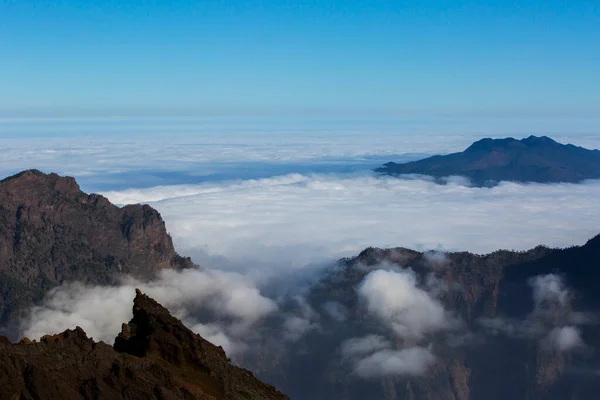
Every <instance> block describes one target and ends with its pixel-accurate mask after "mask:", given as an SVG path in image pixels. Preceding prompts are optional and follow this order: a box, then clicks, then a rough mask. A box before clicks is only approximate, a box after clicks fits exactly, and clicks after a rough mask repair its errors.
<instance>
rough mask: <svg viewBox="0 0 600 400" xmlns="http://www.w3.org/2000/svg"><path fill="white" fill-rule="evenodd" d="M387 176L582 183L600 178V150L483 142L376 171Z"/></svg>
mask: <svg viewBox="0 0 600 400" xmlns="http://www.w3.org/2000/svg"><path fill="white" fill-rule="evenodd" d="M376 171H377V172H380V173H382V174H385V175H406V174H419V175H429V176H433V177H435V178H442V177H447V176H452V175H461V176H465V177H467V178H469V179H471V181H472V182H473V184H475V185H477V186H489V185H493V184H495V183H496V182H499V181H515V182H539V183H551V182H572V183H575V182H581V181H582V180H584V179H597V178H600V151H598V150H588V149H585V148H583V147H578V146H574V145H572V144H561V143H557V142H555V141H554V140H552V139H550V138H549V137H546V136H542V137H537V136H529V137H528V138H525V139H522V140H517V139H513V138H507V139H489V138H488V139H482V140H479V141H477V142H475V143H473V144H472V145H471V146H470V147H469V148H468V149H466V150H465V151H463V152H461V153H453V154H448V155H439V156H433V157H429V158H426V159H423V160H419V161H412V162H408V163H404V164H397V163H394V162H389V163H387V164H385V165H384V166H382V167H381V168H378V169H376Z"/></svg>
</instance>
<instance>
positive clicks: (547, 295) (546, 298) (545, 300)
mask: <svg viewBox="0 0 600 400" xmlns="http://www.w3.org/2000/svg"><path fill="white" fill-rule="evenodd" d="M529 284H530V285H531V287H532V288H533V300H534V301H535V305H536V308H538V309H539V308H548V307H553V306H556V307H560V308H562V307H565V306H566V305H567V302H568V301H569V291H568V290H567V288H566V287H565V285H564V283H563V281H562V278H561V277H560V276H558V275H556V274H547V275H540V276H536V277H534V278H532V279H531V280H530V281H529Z"/></svg>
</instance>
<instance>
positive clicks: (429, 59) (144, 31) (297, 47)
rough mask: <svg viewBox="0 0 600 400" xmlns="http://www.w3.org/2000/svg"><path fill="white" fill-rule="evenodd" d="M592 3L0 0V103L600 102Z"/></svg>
mask: <svg viewBox="0 0 600 400" xmlns="http://www.w3.org/2000/svg"><path fill="white" fill-rule="evenodd" d="M599 26H600V2H598V1H596V0H594V1H581V0H571V1H566V0H565V1H558V0H529V1H514V0H513V1H509V0H505V1H490V0H483V1H459V0H435V1H426V2H425V1H411V0H409V1H378V0H371V1H359V0H354V1H341V0H334V1H328V2H321V1H308V0H296V1H285V0H278V1H269V0H265V1H185V0H182V1H177V2H173V1H162V0H154V1H131V0H121V1H114V0H105V1H101V2H98V1H91V0H76V1H75V0H60V1H59V0H57V1H53V2H47V1H32V0H19V1H10V0H9V1H7V0H0V59H1V61H0V115H1V116H5V117H7V116H8V117H10V116H28V115H46V116H48V115H50V116H53V115H71V114H72V115H96V114H98V115H113V114H114V115H130V114H131V115H133V114H145V115H160V114H164V115H187V114H261V113H267V114H269V113H275V114H277V113H287V112H291V113H297V112H300V113H304V112H317V113H319V112H322V113H331V112H340V113H355V112H365V113H374V114H376V113H404V114H409V115H410V114H415V113H424V114H427V113H436V114H446V113H448V114H455V113H458V114H465V115H480V114H484V115H492V116H496V115H511V116H515V115H526V116H531V115H535V116H542V117H543V116H555V115H561V116H577V117H588V116H596V117H597V116H598V115H600V106H599V104H600V79H599V78H598V71H600V29H598V27H599Z"/></svg>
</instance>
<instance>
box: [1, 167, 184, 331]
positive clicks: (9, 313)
mask: <svg viewBox="0 0 600 400" xmlns="http://www.w3.org/2000/svg"><path fill="white" fill-rule="evenodd" d="M192 267H194V265H193V263H192V261H191V260H190V259H189V258H185V257H181V256H179V255H178V254H177V253H176V252H175V249H174V247H173V241H172V240H171V237H170V236H169V234H168V233H167V230H166V228H165V223H164V221H163V220H162V218H161V216H160V214H159V213H158V211H156V210H154V209H153V208H152V207H150V206H148V205H139V204H136V205H128V206H125V207H117V206H115V205H113V204H111V203H110V202H109V201H108V199H106V198H105V197H103V196H101V195H98V194H87V193H84V192H82V191H81V190H80V188H79V185H78V184H77V182H76V181H75V179H74V178H71V177H61V176H58V175H57V174H45V173H42V172H40V171H37V170H28V171H23V172H21V173H19V174H17V175H14V176H11V177H8V178H6V179H3V180H2V181H0V326H2V325H6V324H7V323H9V322H10V321H11V320H13V319H14V318H15V317H16V316H17V314H18V313H19V312H21V311H23V310H24V309H25V308H26V307H29V306H30V305H32V304H35V303H36V302H38V301H40V300H41V299H42V297H43V296H44V294H45V293H46V292H47V291H48V290H50V289H51V288H53V287H55V286H58V285H60V284H61V283H63V282H67V281H80V282H84V283H92V284H110V283H113V282H115V281H116V280H117V279H118V278H119V277H120V276H122V275H123V274H127V275H131V276H133V277H136V278H140V279H150V278H152V277H154V276H155V275H156V273H157V272H158V271H159V270H161V269H164V268H174V269H182V268H192Z"/></svg>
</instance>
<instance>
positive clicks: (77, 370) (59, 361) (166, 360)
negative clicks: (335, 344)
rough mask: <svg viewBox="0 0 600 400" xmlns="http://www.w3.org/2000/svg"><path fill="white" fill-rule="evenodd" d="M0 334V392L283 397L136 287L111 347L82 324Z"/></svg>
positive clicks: (15, 395)
mask: <svg viewBox="0 0 600 400" xmlns="http://www.w3.org/2000/svg"><path fill="white" fill-rule="evenodd" d="M6 342H7V341H1V340H0V388H1V390H0V399H1V400H3V399H7V400H8V399H49V400H53V399H57V400H59V399H61V400H62V399H202V400H217V399H240V400H242V399H243V400H250V399H258V400H263V399H264V400H267V399H268V400H271V399H273V400H275V399H288V397H287V396H285V395H284V394H283V393H281V392H279V391H278V390H277V389H275V388H274V387H272V386H270V385H267V384H264V383H263V382H261V381H259V380H258V379H256V378H255V377H254V376H253V375H252V374H251V373H250V372H249V371H246V370H244V369H241V368H238V367H235V366H233V365H231V364H230V363H229V362H228V361H227V356H226V355H225V352H224V351H223V349H221V348H220V347H216V346H214V345H213V344H211V343H210V342H208V341H206V340H204V339H203V338H202V337H200V336H199V335H196V334H194V333H193V332H191V331H190V330H189V329H187V328H186V327H185V326H184V325H183V324H182V323H181V322H180V321H179V320H178V319H176V318H174V317H172V316H171V315H170V314H169V312H168V311H167V310H166V309H165V308H164V307H162V306H161V305H160V304H158V303H157V302H156V301H154V300H152V299H151V298H149V297H147V296H145V295H143V294H142V293H140V292H138V293H137V296H136V298H135V300H134V316H133V319H132V320H131V321H130V323H129V324H128V325H127V324H123V332H121V334H120V335H119V337H118V338H117V340H116V343H115V348H114V349H113V348H112V347H111V346H109V345H107V344H105V343H103V342H100V343H95V342H94V341H93V340H92V339H90V338H88V337H87V336H86V334H85V332H84V331H83V330H82V329H81V328H79V327H78V328H76V329H75V330H67V331H65V332H63V333H61V334H58V335H53V336H44V337H43V338H42V339H41V341H40V342H39V343H29V344H8V343H6Z"/></svg>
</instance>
